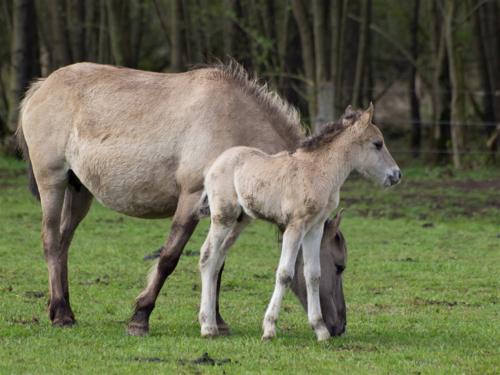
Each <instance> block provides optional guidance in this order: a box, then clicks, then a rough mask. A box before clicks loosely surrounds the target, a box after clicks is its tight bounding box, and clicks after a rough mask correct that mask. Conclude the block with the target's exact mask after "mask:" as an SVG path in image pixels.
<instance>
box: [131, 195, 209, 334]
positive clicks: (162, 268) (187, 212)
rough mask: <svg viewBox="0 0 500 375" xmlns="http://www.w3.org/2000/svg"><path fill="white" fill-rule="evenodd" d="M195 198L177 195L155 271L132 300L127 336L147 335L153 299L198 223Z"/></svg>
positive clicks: (197, 199)
mask: <svg viewBox="0 0 500 375" xmlns="http://www.w3.org/2000/svg"><path fill="white" fill-rule="evenodd" d="M199 199H200V194H199V193H195V194H185V195H181V196H180V198H179V202H178V204H177V210H176V211H175V215H174V218H173V220H172V226H171V229H170V234H169V236H168V240H167V242H166V244H165V246H164V247H163V250H162V251H161V254H160V259H159V261H158V264H157V266H156V269H155V270H154V271H153V273H152V274H151V277H150V278H149V282H148V286H147V287H146V288H145V289H144V290H143V291H142V292H141V294H139V296H138V297H137V299H136V305H135V310H134V314H133V315H132V319H131V320H130V322H129V324H128V333H129V334H130V335H133V336H144V335H146V334H148V332H149V316H150V315H151V312H152V311H153V309H154V306H155V301H156V298H157V297H158V294H159V293H160V290H161V288H162V286H163V284H164V283H165V280H166V279H167V277H168V276H169V275H170V274H171V273H172V272H173V271H174V269H175V267H176V266H177V262H178V261H179V258H180V256H181V254H182V250H183V249H184V246H185V245H186V243H187V242H188V240H189V237H191V234H192V233H193V231H194V229H195V228H196V225H197V224H198V216H197V215H196V212H195V207H196V205H197V204H198V202H199Z"/></svg>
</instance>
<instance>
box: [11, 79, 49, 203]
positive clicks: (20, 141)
mask: <svg viewBox="0 0 500 375" xmlns="http://www.w3.org/2000/svg"><path fill="white" fill-rule="evenodd" d="M42 83H43V79H39V80H37V81H35V82H33V83H32V84H31V86H30V88H29V89H28V91H27V92H26V95H25V97H24V99H23V100H22V102H21V105H20V108H19V121H18V123H17V130H16V138H17V146H18V147H19V149H20V150H21V151H22V153H23V157H24V160H26V162H27V163H28V168H27V169H28V185H29V189H30V191H31V194H33V195H34V196H35V198H36V199H38V200H40V192H39V191H38V185H37V183H36V179H35V175H34V174H33V166H32V164H31V159H30V153H29V150H28V144H27V143H26V138H25V137H24V132H23V114H24V111H25V109H26V106H27V104H28V102H29V100H30V98H31V97H32V96H33V94H34V93H35V92H36V91H37V90H38V89H39V88H40V86H41V85H42Z"/></svg>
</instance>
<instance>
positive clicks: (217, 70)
mask: <svg viewBox="0 0 500 375" xmlns="http://www.w3.org/2000/svg"><path fill="white" fill-rule="evenodd" d="M209 68H212V69H213V72H212V78H215V79H221V80H225V81H229V82H232V83H233V84H235V85H236V86H237V87H239V89H240V90H242V91H243V92H244V93H245V94H247V95H249V96H251V97H253V98H254V99H255V101H256V102H257V103H258V104H259V105H260V106H261V107H262V109H263V110H264V111H265V112H266V113H267V114H268V115H269V116H270V118H271V125H272V126H273V127H274V128H275V130H276V132H277V133H278V134H280V135H281V137H282V138H284V139H286V140H290V141H292V143H293V144H295V145H296V146H297V145H298V144H299V143H300V142H301V141H302V140H303V139H304V130H303V128H302V125H301V123H300V115H299V112H298V111H297V110H296V109H295V107H293V106H292V105H291V104H289V103H288V102H287V101H285V100H284V99H282V98H281V97H280V96H279V95H278V94H277V93H276V92H274V91H271V90H270V89H269V87H268V85H267V83H260V82H259V80H258V78H256V77H250V76H249V74H248V72H247V71H246V70H245V68H243V66H241V65H240V64H239V63H238V62H236V61H235V60H230V61H229V63H226V64H225V63H222V62H219V63H217V64H215V65H210V66H209Z"/></svg>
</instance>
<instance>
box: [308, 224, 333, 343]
mask: <svg viewBox="0 0 500 375" xmlns="http://www.w3.org/2000/svg"><path fill="white" fill-rule="evenodd" d="M322 237H323V224H322V223H321V225H318V226H315V227H313V228H311V229H310V230H309V232H307V234H306V235H305V236H304V241H303V242H302V256H303V258H304V279H305V281H306V290H307V318H308V320H309V324H310V325H311V327H312V329H313V330H314V332H315V333H316V337H317V338H318V341H323V340H328V339H329V338H330V332H329V331H328V329H327V328H326V325H325V322H324V321H323V316H322V314H321V305H320V296H319V285H320V280H321V265H320V246H321V238H322Z"/></svg>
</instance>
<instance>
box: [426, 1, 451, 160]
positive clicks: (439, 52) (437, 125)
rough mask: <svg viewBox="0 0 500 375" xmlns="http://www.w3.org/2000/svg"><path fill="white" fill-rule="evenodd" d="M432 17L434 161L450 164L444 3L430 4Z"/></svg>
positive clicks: (449, 100) (432, 141) (449, 87)
mask: <svg viewBox="0 0 500 375" xmlns="http://www.w3.org/2000/svg"><path fill="white" fill-rule="evenodd" d="M428 5H430V7H431V9H430V13H431V15H432V21H433V22H432V27H433V32H432V33H431V37H432V39H431V41H432V46H431V47H432V48H431V49H432V51H433V65H434V66H433V76H432V114H433V116H432V118H433V126H432V132H431V134H432V139H431V142H430V143H431V144H432V146H433V151H434V152H435V153H432V154H431V155H432V159H433V162H434V163H435V164H443V163H447V162H448V154H447V144H448V141H449V139H450V129H449V122H450V103H451V85H450V75H449V70H448V67H449V66H448V56H447V53H446V43H445V34H444V27H443V26H442V23H443V17H442V9H441V7H442V2H438V1H435V2H432V3H428Z"/></svg>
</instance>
